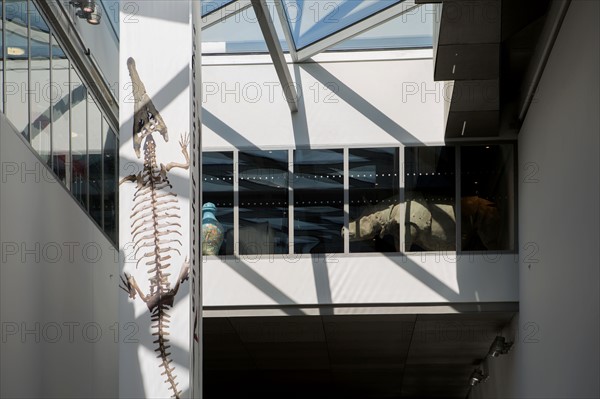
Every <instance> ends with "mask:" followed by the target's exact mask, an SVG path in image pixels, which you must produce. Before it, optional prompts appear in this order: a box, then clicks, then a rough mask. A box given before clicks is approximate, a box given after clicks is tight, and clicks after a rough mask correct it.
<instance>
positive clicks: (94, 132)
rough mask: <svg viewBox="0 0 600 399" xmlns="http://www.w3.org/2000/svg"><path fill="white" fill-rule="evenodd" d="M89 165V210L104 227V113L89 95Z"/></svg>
mask: <svg viewBox="0 0 600 399" xmlns="http://www.w3.org/2000/svg"><path fill="white" fill-rule="evenodd" d="M87 125H88V145H87V152H88V165H89V169H88V170H89V192H90V195H89V201H90V207H89V212H90V215H91V216H92V218H93V219H94V220H95V221H96V223H98V225H99V226H100V227H102V219H103V218H102V206H103V201H102V155H103V154H102V114H101V113H100V109H99V108H98V105H97V104H96V102H95V101H94V99H93V98H92V96H88V119H87Z"/></svg>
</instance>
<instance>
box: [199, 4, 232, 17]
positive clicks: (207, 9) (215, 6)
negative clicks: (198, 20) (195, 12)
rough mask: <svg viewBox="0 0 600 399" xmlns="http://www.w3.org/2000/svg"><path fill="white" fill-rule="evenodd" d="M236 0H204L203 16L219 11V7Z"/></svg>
mask: <svg viewBox="0 0 600 399" xmlns="http://www.w3.org/2000/svg"><path fill="white" fill-rule="evenodd" d="M234 1H235V0H202V16H204V15H208V14H210V13H212V12H215V11H217V10H218V9H219V8H221V7H224V6H226V5H227V4H230V3H233V2H234Z"/></svg>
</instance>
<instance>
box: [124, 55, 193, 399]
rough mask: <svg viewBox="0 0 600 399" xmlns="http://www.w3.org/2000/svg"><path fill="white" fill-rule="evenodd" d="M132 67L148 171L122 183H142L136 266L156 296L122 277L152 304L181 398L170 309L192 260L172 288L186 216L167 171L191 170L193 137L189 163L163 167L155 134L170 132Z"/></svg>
mask: <svg viewBox="0 0 600 399" xmlns="http://www.w3.org/2000/svg"><path fill="white" fill-rule="evenodd" d="M127 66H128V67H129V72H130V76H131V81H132V87H133V97H134V101H135V104H134V117H135V119H134V124H133V139H134V140H133V146H134V151H135V152H136V155H138V157H139V156H140V149H141V145H142V142H143V145H144V148H143V149H144V167H143V169H142V171H141V172H140V173H138V174H136V175H130V176H127V177H125V178H124V179H123V180H121V183H123V182H125V181H130V182H135V183H137V189H136V191H135V194H134V199H133V207H132V211H131V215H130V217H131V220H132V223H131V229H132V230H131V234H132V239H133V243H134V251H135V252H134V254H135V258H136V259H137V264H136V268H137V266H139V264H140V263H143V265H144V266H147V267H148V270H147V273H148V274H149V278H148V280H149V282H150V293H149V294H148V295H144V294H143V293H142V291H141V289H140V287H139V286H138V285H137V283H136V281H135V279H134V278H133V276H131V275H130V274H128V273H125V275H124V277H121V281H122V283H123V285H122V286H121V288H122V289H123V290H125V292H127V293H128V294H129V297H130V298H135V297H136V295H139V296H140V298H142V300H143V301H144V302H145V303H146V305H147V306H148V309H149V310H150V313H151V315H152V316H151V320H152V323H153V324H152V326H151V328H152V329H153V333H152V336H154V337H155V341H154V342H153V343H154V344H156V345H157V348H156V349H155V352H157V353H158V355H157V358H158V359H160V362H161V363H160V364H159V367H161V368H162V373H161V375H163V376H164V377H165V378H166V380H165V383H166V384H168V385H169V389H170V390H172V391H173V397H174V398H179V397H180V395H181V391H180V390H179V389H178V388H177V386H178V384H179V383H178V382H176V381H175V380H176V379H177V376H176V375H175V374H174V370H175V367H174V366H172V365H171V363H172V362H173V360H172V359H171V358H170V355H171V353H170V352H169V348H170V345H169V339H168V336H169V331H168V330H169V322H170V318H171V316H170V315H169V314H168V310H170V309H171V308H172V307H173V304H174V300H175V296H176V295H177V292H178V290H179V286H180V284H181V283H183V282H184V281H185V280H187V278H188V274H189V263H188V261H187V258H186V260H185V262H184V264H183V265H182V267H181V272H180V274H179V277H178V279H177V283H176V284H175V286H174V287H173V288H171V283H170V281H169V276H170V273H167V271H168V269H169V267H170V266H171V263H170V260H171V257H172V256H173V254H174V253H177V254H179V255H181V252H180V251H179V249H178V248H179V247H181V246H182V243H181V240H180V239H179V238H180V237H181V236H182V234H181V232H179V229H181V224H180V223H179V220H180V219H181V216H180V215H179V211H180V208H179V206H178V200H177V194H176V193H173V192H172V191H171V190H172V188H173V186H172V185H171V183H170V182H169V179H168V177H167V172H168V171H169V170H170V169H172V168H175V167H179V168H183V169H187V168H188V167H189V156H188V153H187V146H188V137H187V136H182V137H181V139H180V142H179V144H180V146H181V151H182V153H183V155H184V157H185V159H186V162H187V163H169V164H167V165H163V164H160V165H159V164H158V163H157V160H156V141H155V140H154V138H153V136H152V134H153V133H155V132H158V133H160V134H161V135H162V136H163V138H164V139H165V141H166V140H167V133H166V132H167V129H166V126H165V124H164V122H163V120H162V118H161V116H160V114H159V113H158V111H157V110H156V108H155V107H154V104H153V103H152V100H151V99H150V98H149V97H148V94H147V93H146V89H145V87H144V84H143V83H142V81H141V80H140V78H139V75H138V73H137V70H136V67H135V61H134V60H133V59H132V58H130V59H129V60H128V62H127ZM144 139H145V140H144Z"/></svg>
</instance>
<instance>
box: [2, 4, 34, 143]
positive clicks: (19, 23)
mask: <svg viewBox="0 0 600 399" xmlns="http://www.w3.org/2000/svg"><path fill="white" fill-rule="evenodd" d="M27 5H28V2H27V1H14V0H7V1H6V4H5V13H6V15H5V23H6V26H5V27H4V28H5V31H4V34H5V43H6V45H5V59H6V64H5V68H6V69H5V74H6V76H5V79H6V82H5V93H4V95H5V100H6V103H5V109H4V112H5V114H6V117H7V118H8V119H9V120H10V121H11V122H12V124H13V125H14V127H15V128H16V129H17V131H19V132H21V134H23V136H24V137H25V138H26V139H27V140H29V97H28V96H29V95H28V89H29V85H28V80H29V76H28V67H29V60H28V58H29V42H28V36H27Z"/></svg>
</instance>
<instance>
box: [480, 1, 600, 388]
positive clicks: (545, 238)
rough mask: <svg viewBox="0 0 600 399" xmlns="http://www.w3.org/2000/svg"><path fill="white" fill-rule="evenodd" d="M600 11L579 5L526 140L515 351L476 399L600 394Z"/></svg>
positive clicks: (497, 362) (496, 363)
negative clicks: (599, 205) (599, 186)
mask: <svg viewBox="0 0 600 399" xmlns="http://www.w3.org/2000/svg"><path fill="white" fill-rule="evenodd" d="M599 13H600V7H599V5H598V3H596V2H591V1H573V2H572V3H571V5H570V8H569V10H568V12H567V15H566V17H565V20H564V22H563V25H562V28H561V30H560V33H559V35H558V38H557V40H556V43H555V45H554V48H553V50H552V53H551V55H550V58H549V60H548V64H547V65H546V69H545V70H544V73H543V76H542V79H541V81H540V85H539V87H538V90H537V93H536V95H535V98H534V101H533V104H532V105H531V108H530V109H529V112H528V114H527V117H526V119H525V121H524V124H523V127H522V129H521V132H520V134H519V166H520V167H519V223H518V225H519V241H520V248H521V260H520V262H519V281H520V287H519V296H520V304H519V307H520V312H519V314H518V317H517V318H515V320H513V323H512V325H511V326H510V327H508V328H507V331H506V336H513V337H514V339H515V346H514V348H513V350H512V351H511V352H510V354H509V355H507V356H501V357H500V358H497V359H491V361H490V377H489V379H488V380H487V381H486V382H484V383H483V384H480V385H478V386H477V387H475V389H474V391H473V395H472V397H473V398H511V397H512V398H540V397H544V398H564V397H570V398H592V397H598V396H599V395H600V385H599V384H600V383H599V381H598V378H597V376H598V375H599V373H600V370H599V365H600V347H599V342H598V336H599V335H600V326H599V325H598V314H599V306H600V305H599V303H600V300H599V297H598V295H599V294H598V293H599V290H598V281H599V264H600V261H599V258H598V242H599V241H600V237H599V233H598V226H599V225H600V222H599V215H598V212H599V210H598V203H599V193H598V190H599V188H598V179H599V177H598V171H599V170H600V165H599V163H598V162H599V161H598V148H599V144H600V143H599V136H598V132H599V131H600V124H599V118H598V109H599V107H600V102H599V98H598V86H599V84H600V82H599V75H598V70H599V69H600V63H599V58H600V56H599V50H598V45H597V44H598V37H599V36H600V33H599V30H598V15H599ZM574 200H575V202H576V205H574V204H573V201H574Z"/></svg>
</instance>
